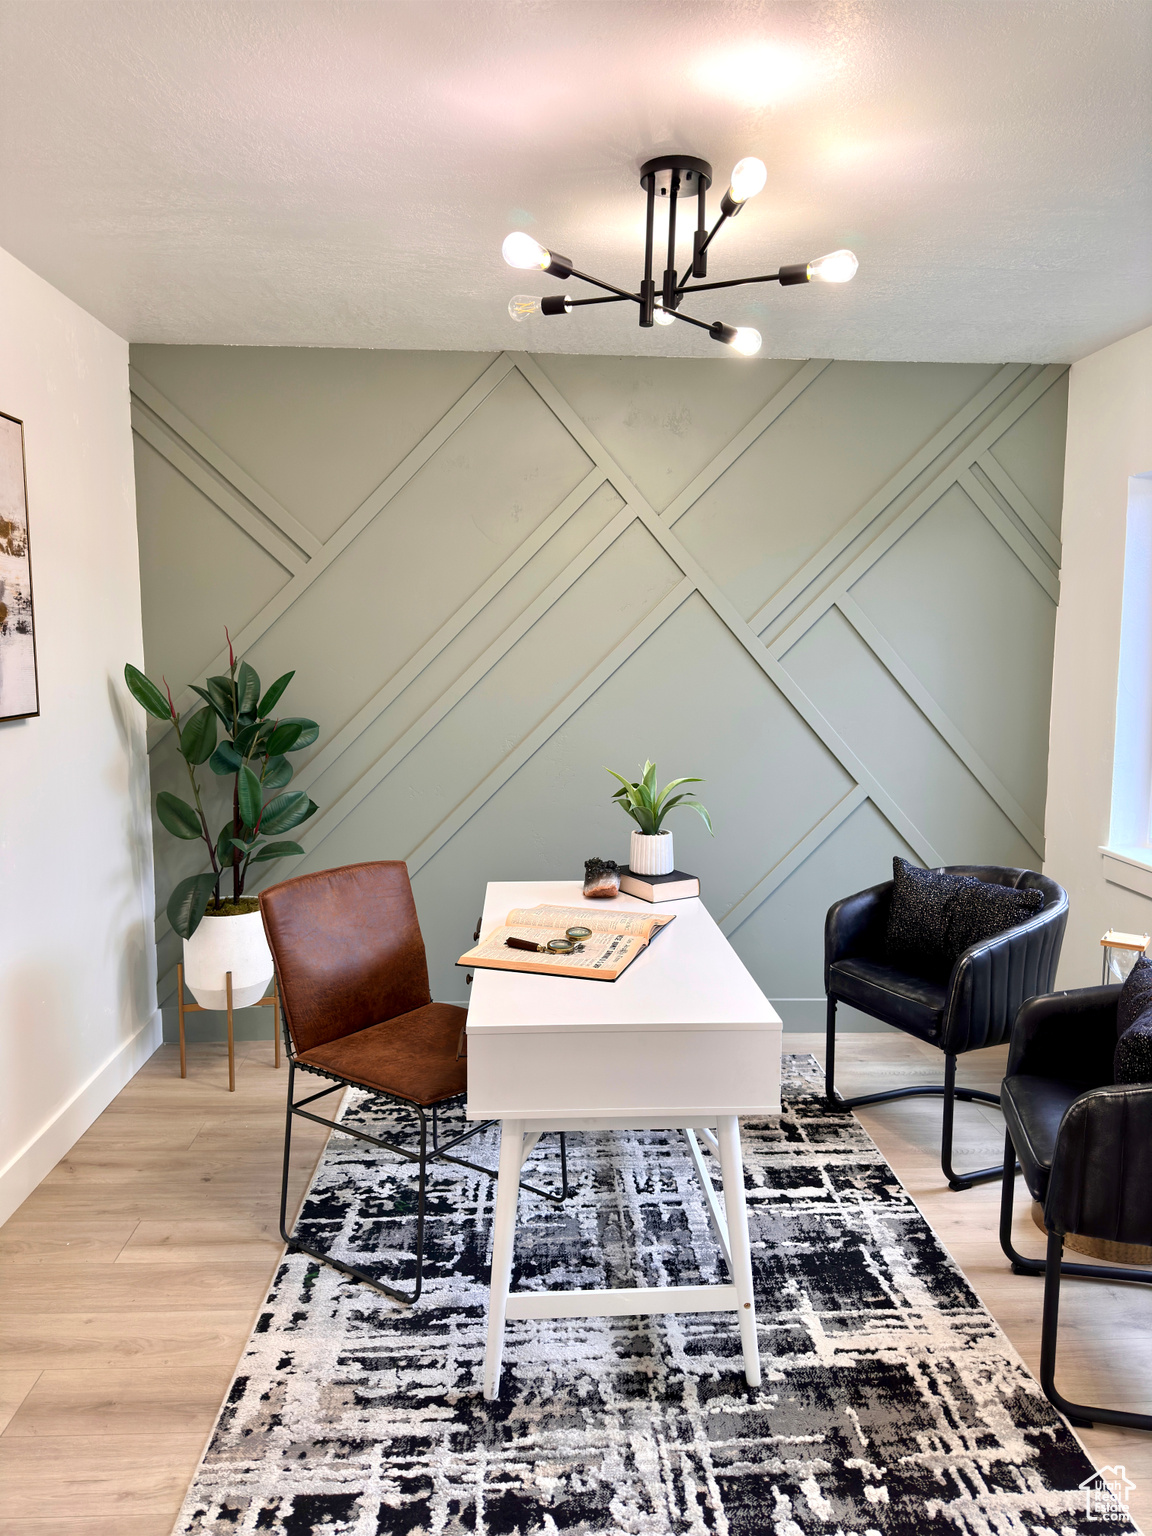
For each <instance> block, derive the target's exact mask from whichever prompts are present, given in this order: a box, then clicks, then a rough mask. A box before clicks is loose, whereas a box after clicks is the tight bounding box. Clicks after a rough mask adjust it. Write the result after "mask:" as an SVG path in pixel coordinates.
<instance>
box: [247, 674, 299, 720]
mask: <svg viewBox="0 0 1152 1536" xmlns="http://www.w3.org/2000/svg"><path fill="white" fill-rule="evenodd" d="M295 676H296V674H295V672H285V674H284V676H283V677H278V678H277V679H276V681H275V682H274V683H273V684H272V686H271V688H269V690H268V692H267V693H266V694H265V695H264V697H263V698H262V699H261V700H260V703H259V704H258V705H257V707H256V713H257V714H258V715H259V717H260V719H261V720H263V718H264V716H265V715H270V714H271V713H272V711H273V710H274V709H275V708H276V706H277V704H279V702H280V695H281V694H282V693H283V692H284V690H285V688H287V686H288V684H289V683H290V682H291V681H292V679H293V678H294V677H295Z"/></svg>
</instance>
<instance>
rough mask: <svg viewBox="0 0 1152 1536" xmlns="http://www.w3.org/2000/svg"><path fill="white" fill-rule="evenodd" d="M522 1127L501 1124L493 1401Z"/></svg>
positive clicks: (489, 1359) (492, 1310)
mask: <svg viewBox="0 0 1152 1536" xmlns="http://www.w3.org/2000/svg"><path fill="white" fill-rule="evenodd" d="M523 1151H524V1127H523V1121H520V1120H502V1121H501V1122H500V1177H499V1180H498V1182H497V1185H496V1223H495V1229H494V1231H493V1234H492V1278H491V1280H490V1281H489V1285H488V1346H487V1348H486V1349H485V1351H484V1396H485V1398H486V1399H487V1400H488V1402H492V1401H493V1400H494V1399H495V1397H496V1395H497V1393H498V1392H499V1391H500V1366H501V1363H502V1361H503V1358H504V1315H505V1312H506V1311H507V1308H508V1290H509V1287H510V1286H511V1284H512V1250H513V1248H514V1246H515V1243H516V1202H517V1199H518V1198H519V1195H520V1164H521V1161H522V1158H523Z"/></svg>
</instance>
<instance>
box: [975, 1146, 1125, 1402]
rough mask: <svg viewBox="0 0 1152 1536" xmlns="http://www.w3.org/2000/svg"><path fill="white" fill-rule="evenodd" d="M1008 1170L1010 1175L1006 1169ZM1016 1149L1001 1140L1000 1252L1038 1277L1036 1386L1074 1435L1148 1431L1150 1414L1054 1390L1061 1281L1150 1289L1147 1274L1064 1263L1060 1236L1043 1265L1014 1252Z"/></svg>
mask: <svg viewBox="0 0 1152 1536" xmlns="http://www.w3.org/2000/svg"><path fill="white" fill-rule="evenodd" d="M1010 1167H1011V1170H1012V1171H1011V1172H1009V1168H1010ZM1018 1170H1019V1165H1018V1164H1017V1162H1016V1148H1015V1147H1014V1146H1013V1145H1012V1133H1011V1131H1006V1132H1005V1135H1004V1166H1003V1168H1002V1169H1001V1176H1002V1178H1003V1180H1004V1183H1003V1187H1002V1191H1001V1195H1000V1247H1001V1248H1002V1249H1003V1251H1004V1254H1005V1256H1006V1257H1007V1258H1008V1259H1009V1260H1010V1261H1011V1264H1012V1273H1013V1274H1014V1275H1033V1276H1038V1275H1043V1277H1044V1310H1043V1313H1042V1317H1041V1323H1040V1385H1041V1386H1042V1387H1043V1388H1044V1395H1045V1397H1047V1399H1048V1401H1049V1402H1050V1403H1051V1404H1052V1405H1053V1407H1055V1408H1058V1409H1059V1411H1060V1412H1061V1413H1062V1414H1063V1415H1064V1416H1065V1418H1066V1419H1067V1420H1068V1422H1069V1423H1070V1424H1071V1425H1072V1426H1073V1427H1074V1428H1075V1429H1091V1428H1092V1427H1093V1425H1094V1424H1117V1425H1119V1426H1120V1427H1121V1428H1123V1429H1143V1430H1152V1414H1148V1413H1130V1412H1129V1411H1128V1410H1127V1409H1124V1408H1093V1407H1090V1406H1089V1405H1088V1404H1087V1403H1073V1402H1070V1401H1069V1400H1068V1398H1066V1397H1065V1396H1064V1395H1063V1393H1062V1392H1061V1391H1060V1390H1059V1388H1058V1387H1057V1386H1056V1337H1057V1333H1058V1331H1059V1321H1060V1281H1061V1280H1062V1279H1063V1278H1065V1277H1066V1276H1069V1275H1070V1276H1072V1277H1073V1278H1074V1279H1081V1280H1107V1281H1108V1282H1109V1283H1110V1284H1111V1285H1152V1269H1136V1268H1133V1267H1130V1266H1128V1265H1118V1264H1080V1263H1066V1262H1065V1260H1064V1239H1063V1237H1062V1236H1061V1234H1060V1233H1059V1232H1049V1233H1048V1245H1047V1249H1046V1252H1045V1255H1044V1257H1043V1258H1042V1259H1030V1258H1028V1257H1027V1256H1026V1255H1025V1254H1022V1253H1020V1252H1018V1251H1017V1248H1016V1245H1015V1243H1013V1241H1012V1211H1013V1204H1014V1199H1015V1192H1016V1173H1017V1172H1018Z"/></svg>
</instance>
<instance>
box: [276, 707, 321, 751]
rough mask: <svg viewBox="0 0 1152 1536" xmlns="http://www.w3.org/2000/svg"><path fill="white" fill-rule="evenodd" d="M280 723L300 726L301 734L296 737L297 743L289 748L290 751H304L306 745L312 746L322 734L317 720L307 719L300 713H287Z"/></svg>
mask: <svg viewBox="0 0 1152 1536" xmlns="http://www.w3.org/2000/svg"><path fill="white" fill-rule="evenodd" d="M280 724H281V726H284V725H298V726H299V727H300V734H299V736H297V738H296V743H295V745H294V746H291V747H289V748H288V751H289V752H302V751H303V750H304V748H305V747H310V746H311V745H312V743H313V742H314V741H315V740H316V738H317V736H319V734H320V727H319V726H318V725H317V724H316V722H315V720H305V719H303V718H302V717H301V716H299V715H286V716H285V717H284V719H283V720H281V721H280Z"/></svg>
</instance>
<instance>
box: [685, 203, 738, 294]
mask: <svg viewBox="0 0 1152 1536" xmlns="http://www.w3.org/2000/svg"><path fill="white" fill-rule="evenodd" d="M727 222H728V215H727V214H726V213H724V212H723V211H721V214H720V217H719V218H718V219H717V220H716V222H715V224H713V226H712V228H711V229H710V230H709V231H708V233H707V235H705V237H704V239H703V240H702V241H701V244H700V249H699V251H697V252H695V253H694V254H693V258H692V266H690V267H689V268H688V269H687V271H686V272H685V273H684V276H683V277H682V278H681V279H680V282H679V283H678V284H677V287H676V292H677V293H683V292H684V285H685V283H686V282H687V281H688V279H689V278H690V277H691V276H692V267H693V266H695V265H696V258H697V257H698V256H699V257H703V255H704V252H705V251H706V250H707V249H708V247H709V246H710V245H711V244H712V242H713V240H714V239H715V238H716V236H717V235H718V234H719V232H720V226H721V225H722V224H726V223H727Z"/></svg>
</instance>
